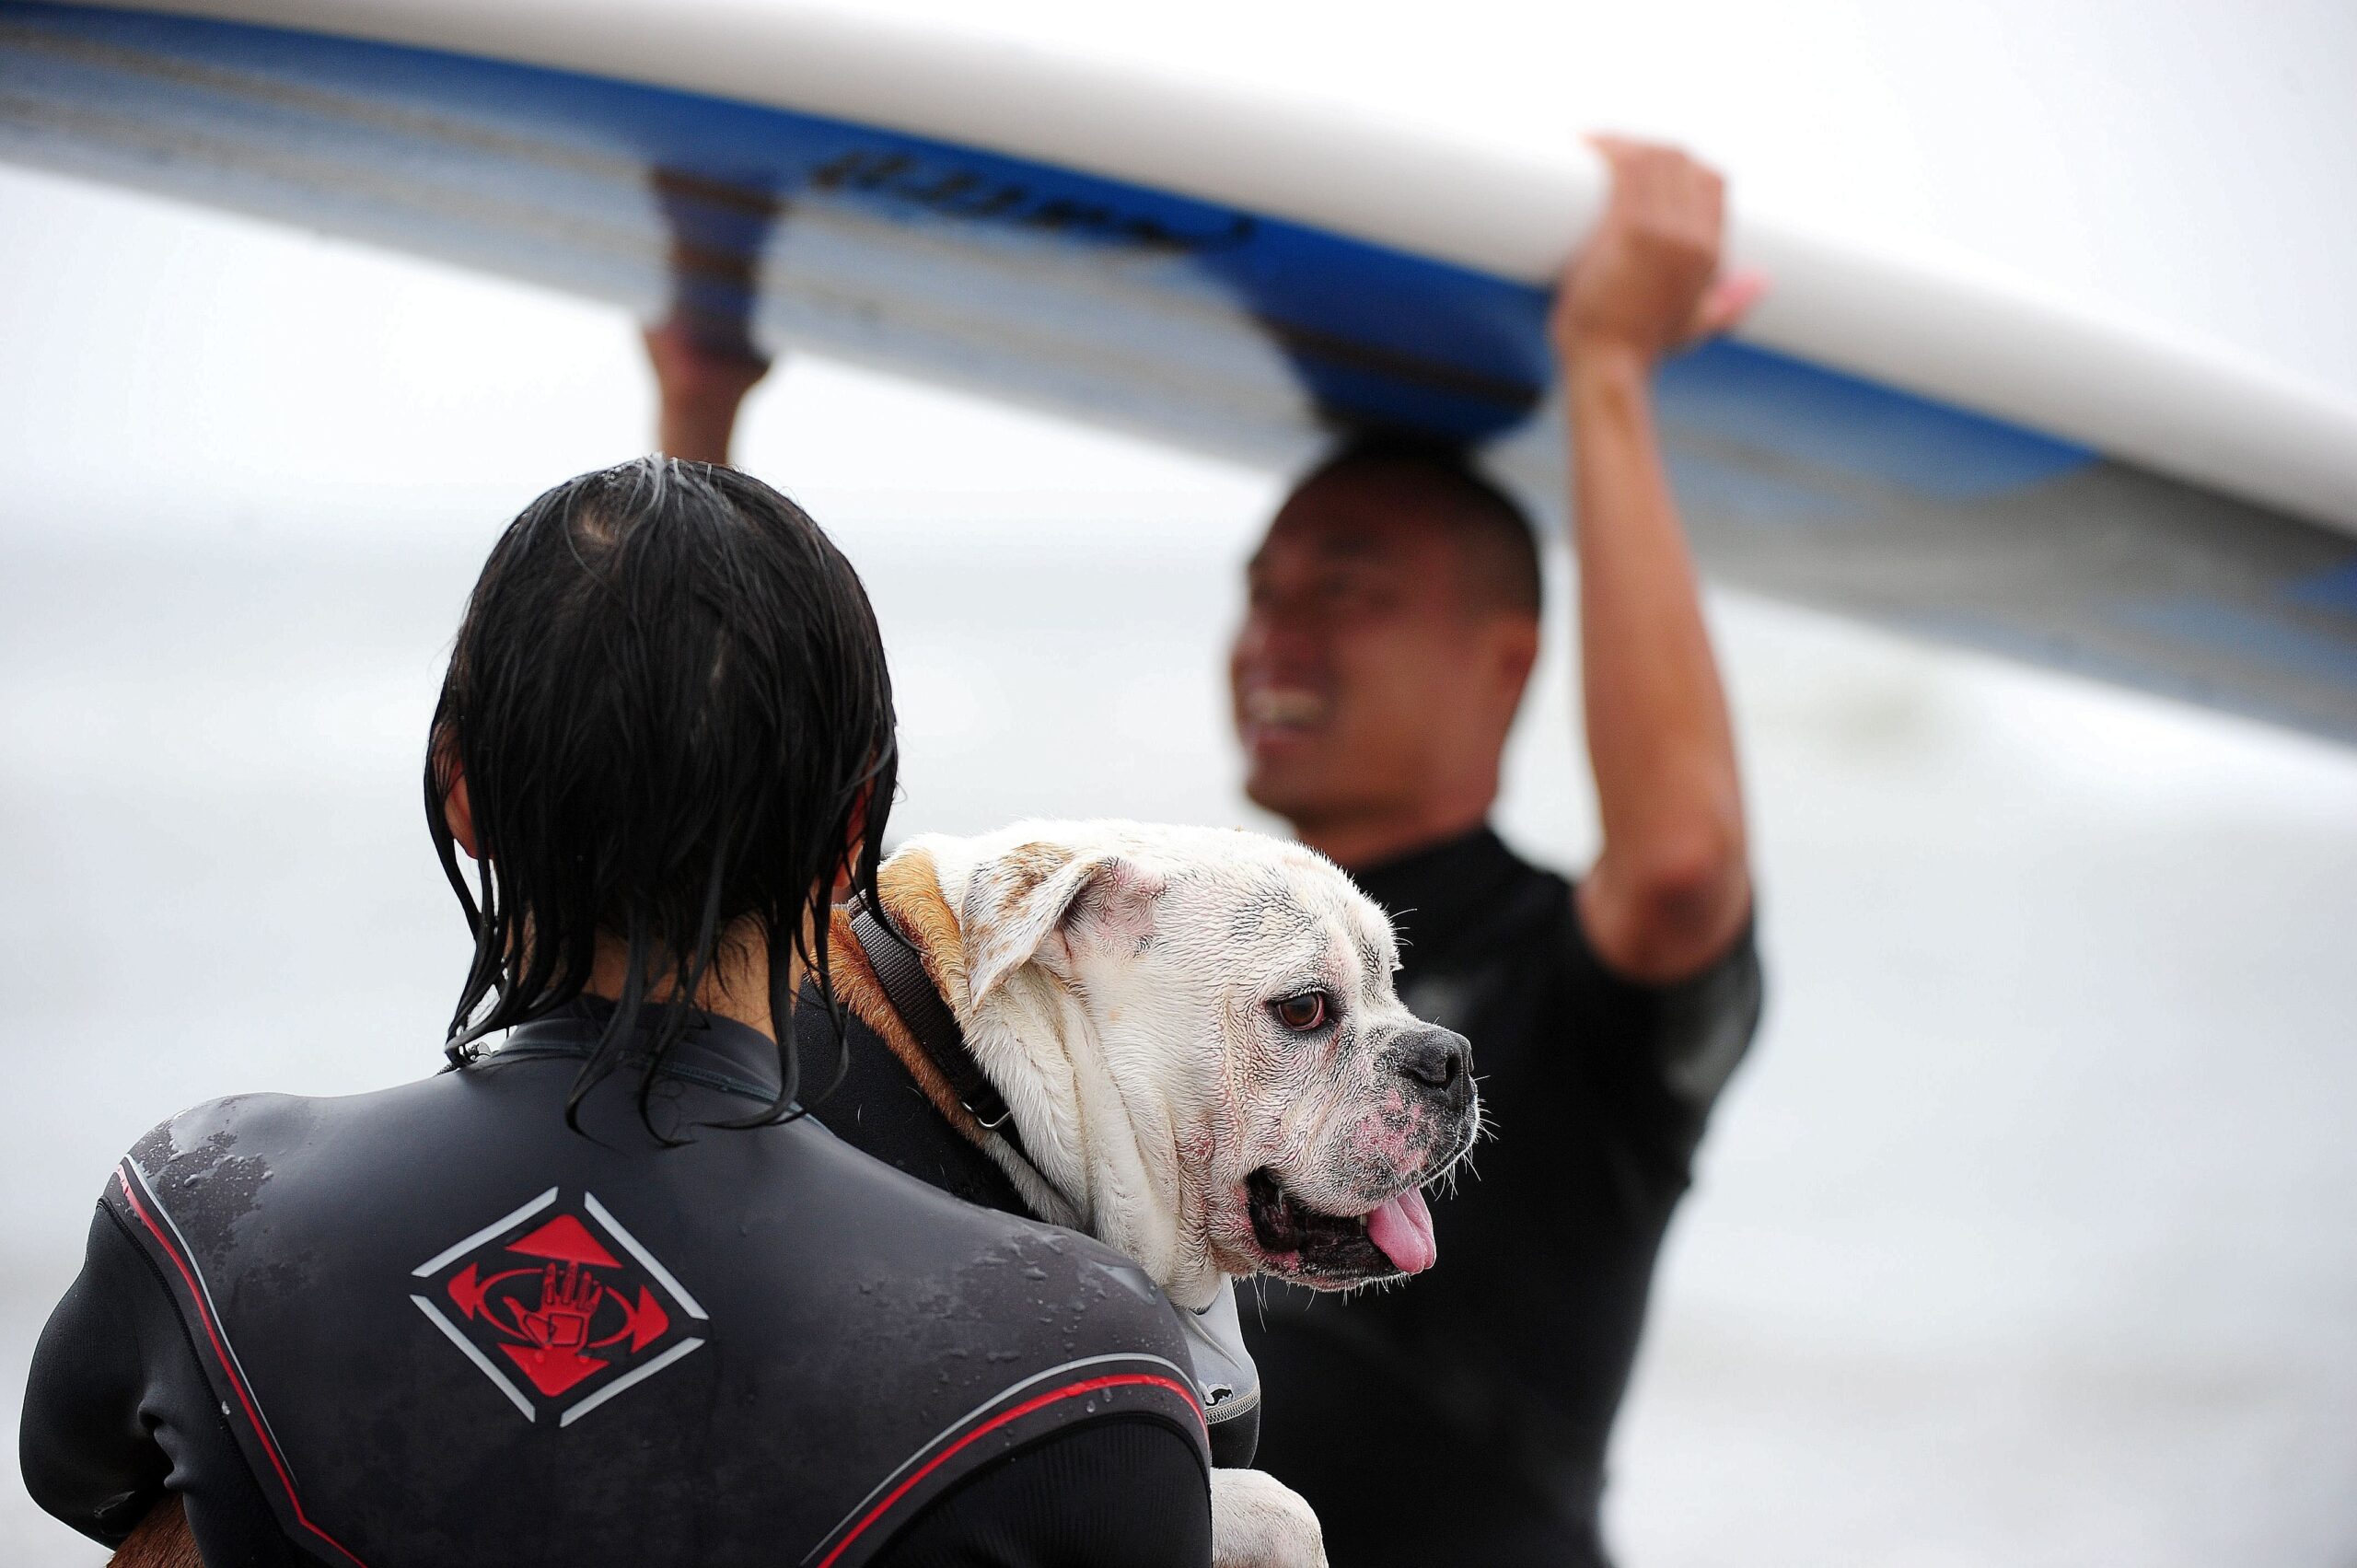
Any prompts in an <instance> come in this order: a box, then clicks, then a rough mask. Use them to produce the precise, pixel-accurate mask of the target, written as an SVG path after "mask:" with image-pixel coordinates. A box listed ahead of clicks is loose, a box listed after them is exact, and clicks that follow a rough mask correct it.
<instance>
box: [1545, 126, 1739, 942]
mask: <svg viewBox="0 0 2357 1568" xmlns="http://www.w3.org/2000/svg"><path fill="white" fill-rule="evenodd" d="M1596 149H1597V150H1598V151H1599V152H1601V153H1602V154H1603V155H1604V157H1605V159H1606V161H1607V162H1608V164H1609V165H1610V166H1611V168H1612V196H1611V200H1610V202H1609V203H1608V206H1607V208H1606V211H1605V215H1604V217H1603V219H1602V221H1601V222H1600V223H1599V224H1598V226H1597V228H1596V234H1595V236H1594V237H1593V238H1591V239H1590V240H1589V242H1588V243H1587V245H1586V246H1585V248H1584V249H1583V250H1581V252H1580V253H1579V255H1578V256H1577V257H1575V258H1574V259H1573V261H1572V263H1571V265H1570V266H1569V267H1568V268H1567V269H1566V270H1565V272H1564V274H1563V278H1562V285H1561V286H1560V288H1559V289H1558V291H1557V294H1556V298H1555V308H1554V313H1553V316H1552V318H1551V319H1550V323H1549V329H1550V335H1551V336H1552V338H1553V341H1554V346H1555V352H1556V354H1557V356H1558V358H1559V359H1560V360H1561V362H1562V367H1563V377H1564V385H1565V407H1566V410H1567V415H1568V418H1569V421H1570V426H1571V428H1570V432H1569V434H1570V438H1571V448H1572V518H1573V538H1574V540H1575V548H1576V550H1577V552H1578V561H1579V571H1580V589H1579V621H1580V668H1581V684H1582V690H1583V694H1584V700H1585V708H1586V718H1587V748H1588V761H1589V765H1590V766H1591V767H1592V768H1593V769H1594V770H1595V773H1596V799H1597V804H1598V808H1599V812H1600V815H1601V816H1602V819H1603V826H1604V844H1603V849H1602V852H1601V853H1600V854H1598V855H1597V857H1596V865H1595V866H1594V867H1593V868H1592V869H1591V870H1590V872H1589V874H1588V876H1587V877H1585V879H1584V880H1583V881H1582V882H1581V884H1580V888H1579V906H1580V918H1581V922H1582V923H1583V925H1584V926H1585V928H1586V931H1587V934H1588V939H1589V941H1590V942H1591V943H1592V944H1593V945H1594V946H1595V947H1596V952H1597V954H1598V955H1599V956H1600V957H1601V958H1603V959H1604V960H1605V962H1606V963H1608V964H1609V965H1610V966H1611V967H1612V968H1614V969H1615V970H1619V971H1620V972H1621V973H1623V974H1625V975H1627V976H1628V977H1630V978H1631V979H1632V980H1638V981H1647V982H1651V983H1655V984H1664V983H1668V982H1672V981H1679V980H1683V979H1686V978H1687V977H1689V976H1690V975H1693V974H1695V973H1697V972H1699V971H1701V970H1703V969H1705V968H1707V967H1708V966H1709V965H1710V964H1711V963H1712V962H1713V960H1714V959H1716V958H1719V957H1720V956H1722V955H1723V954H1724V953H1725V952H1726V950H1727V948H1728V947H1729V945H1730V944H1731V943H1733V942H1734V940H1735V939H1736V936H1737V935H1740V934H1741V932H1742V930H1743V927H1744V923H1745V922H1746V921H1747V919H1748V918H1749V916H1750V909H1751V876H1750V871H1749V868H1748V865H1747V859H1746V846H1745V833H1744V815H1743V792H1742V785H1741V783H1740V780H1739V779H1738V777H1737V774H1736V757H1735V738H1734V733H1733V730H1732V728H1731V726H1729V723H1728V719H1727V705H1726V696H1725V693H1724V691H1722V690H1721V687H1720V683H1719V673H1718V666H1717V663H1716V661H1715V660H1714V659H1713V656H1712V652H1711V640H1710V634H1709V633H1708V631H1707V630H1706V629H1705V628H1704V626H1703V623H1702V607H1701V593H1700V587H1699V584H1698V583H1697V580H1696V577H1695V573H1694V563H1693V560H1692V557H1691V556H1690V555H1689V552H1688V551H1687V546H1686V539H1685V534H1684V530H1683V528H1681V526H1680V524H1679V521H1678V505H1677V502H1676V501H1675V499H1674V498H1673V497H1672V496H1671V494H1670V489H1669V481H1668V477H1667V475H1666V473H1665V471H1664V470H1663V465H1662V458H1661V448H1660V443H1659V441H1658V439H1657V438H1656V436H1655V430H1654V413H1653V391H1652V379H1653V373H1654V370H1655V367H1656V366H1658V365H1659V363H1660V361H1661V359H1662V357H1663V356H1664V355H1665V354H1669V353H1671V352H1672V351H1674V350H1675V349H1677V348H1678V347H1679V346H1680V345H1681V344H1683V343H1688V342H1690V341H1692V340H1693V339H1694V338H1696V337H1700V336H1705V335H1708V334H1710V333H1713V332H1716V331H1722V330H1724V329H1725V328H1726V327H1728V326H1731V325H1732V324H1733V323H1734V322H1735V320H1736V319H1737V318H1738V317H1739V316H1740V315H1741V314H1742V313H1743V312H1744V311H1745V310H1746V309H1747V308H1749V307H1750V305H1751V304H1752V303H1753V301H1754V300H1756V299H1757V298H1758V297H1759V294H1760V293H1761V292H1762V287H1763V285H1762V282H1761V280H1760V279H1759V278H1758V277H1757V276H1756V275H1753V276H1736V277H1731V278H1727V279H1724V280H1721V279H1719V277H1718V272H1719V249H1720V231H1721V226H1722V219H1723V212H1724V192H1723V187H1722V184H1721V181H1720V179H1719V177H1718V175H1717V174H1716V173H1714V172H1713V171H1712V170H1711V169H1709V168H1704V167H1703V166H1702V165H1701V164H1699V163H1697V162H1695V161H1694V160H1693V159H1691V158H1689V157H1687V156H1686V155H1685V154H1683V153H1680V152H1677V151H1674V150H1672V149H1669V148H1665V147H1655V146H1648V145H1640V144H1637V143H1632V142H1624V141H1620V140H1617V139H1611V138H1603V137H1599V138H1597V139H1596Z"/></svg>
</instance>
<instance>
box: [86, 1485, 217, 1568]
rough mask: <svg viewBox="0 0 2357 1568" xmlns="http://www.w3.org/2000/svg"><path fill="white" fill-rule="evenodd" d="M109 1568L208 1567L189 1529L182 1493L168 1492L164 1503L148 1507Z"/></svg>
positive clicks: (112, 1559) (111, 1561)
mask: <svg viewBox="0 0 2357 1568" xmlns="http://www.w3.org/2000/svg"><path fill="white" fill-rule="evenodd" d="M107 1568H204V1559H203V1558H202V1557H199V1556H198V1555H197V1554H196V1537H195V1536H194V1535H192V1534H191V1533H190V1531H189V1527H188V1515H187V1513H186V1512H185V1511H183V1510H182V1509H181V1507H180V1493H176V1492H171V1493H165V1494H164V1497H163V1500H162V1501H161V1502H159V1503H157V1504H156V1505H155V1506H154V1507H153V1508H150V1509H148V1510H147V1516H146V1517H145V1518H144V1519H142V1520H140V1521H139V1524H138V1527H136V1528H135V1529H134V1530H133V1531H132V1532H131V1534H130V1536H129V1537H128V1538H127V1539H125V1540H124V1541H123V1543H122V1545H121V1546H119V1547H117V1548H115V1553H114V1555H113V1556H112V1557H110V1558H109V1559H108V1560H107Z"/></svg>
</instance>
